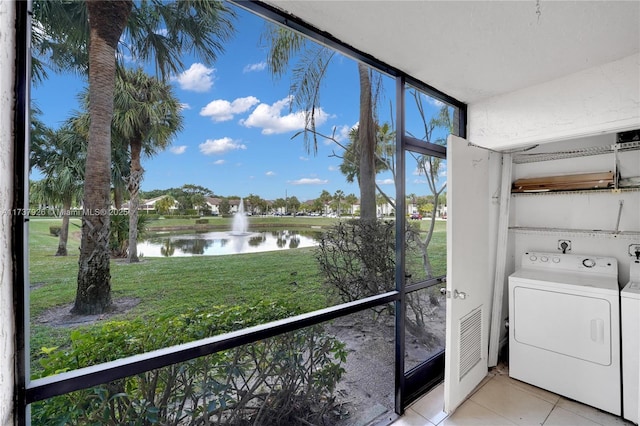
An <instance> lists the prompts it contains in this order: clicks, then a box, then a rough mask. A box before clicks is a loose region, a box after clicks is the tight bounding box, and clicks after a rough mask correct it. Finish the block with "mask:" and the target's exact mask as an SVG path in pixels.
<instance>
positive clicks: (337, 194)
mask: <svg viewBox="0 0 640 426" xmlns="http://www.w3.org/2000/svg"><path fill="white" fill-rule="evenodd" d="M343 198H344V191H343V190H341V189H338V190H337V191H336V192H334V194H333V199H334V200H335V201H336V203H337V206H338V208H337V209H336V211H337V212H338V216H340V215H341V214H342V212H341V210H340V203H341V202H342V199H343Z"/></svg>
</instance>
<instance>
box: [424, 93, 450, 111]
mask: <svg viewBox="0 0 640 426" xmlns="http://www.w3.org/2000/svg"><path fill="white" fill-rule="evenodd" d="M422 97H423V98H424V99H426V100H427V103H429V104H431V105H433V106H435V107H438V108H441V107H442V106H443V105H444V104H445V103H444V102H442V101H441V100H439V99H435V98H432V97H431V96H427V95H424V94H423V95H422Z"/></svg>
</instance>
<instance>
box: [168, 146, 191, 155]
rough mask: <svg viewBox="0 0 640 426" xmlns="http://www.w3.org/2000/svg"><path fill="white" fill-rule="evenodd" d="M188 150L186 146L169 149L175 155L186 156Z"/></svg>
mask: <svg viewBox="0 0 640 426" xmlns="http://www.w3.org/2000/svg"><path fill="white" fill-rule="evenodd" d="M186 150H187V146H186V145H180V146H172V147H171V148H169V151H171V152H173V153H174V154H178V155H179V154H184V152H185V151H186Z"/></svg>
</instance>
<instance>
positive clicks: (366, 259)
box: [316, 219, 395, 302]
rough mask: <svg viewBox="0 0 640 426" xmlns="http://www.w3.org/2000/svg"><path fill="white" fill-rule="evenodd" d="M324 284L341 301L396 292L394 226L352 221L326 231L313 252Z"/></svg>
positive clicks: (341, 222) (336, 225)
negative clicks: (336, 294)
mask: <svg viewBox="0 0 640 426" xmlns="http://www.w3.org/2000/svg"><path fill="white" fill-rule="evenodd" d="M316 259H317V260H318V263H319V266H320V271H321V272H322V276H323V277H324V279H325V283H326V284H328V285H329V286H330V288H334V289H335V290H337V292H338V296H339V297H340V298H341V299H342V300H343V301H344V302H351V301H353V300H358V299H362V298H363V297H368V296H374V295H377V294H380V293H384V292H386V291H390V290H393V289H395V223H394V222H391V221H377V220H371V221H367V220H361V219H353V220H347V221H340V222H338V223H336V224H335V225H333V226H332V227H331V228H329V229H328V230H327V232H326V233H325V235H323V237H322V239H321V240H320V244H319V245H318V248H317V250H316Z"/></svg>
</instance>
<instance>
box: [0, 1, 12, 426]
mask: <svg viewBox="0 0 640 426" xmlns="http://www.w3.org/2000/svg"><path fill="white" fill-rule="evenodd" d="M14 20H15V4H14V2H8V1H2V2H0V64H2V67H0V105H2V114H1V115H0V424H2V425H10V424H13V417H12V415H13V384H14V354H15V340H14V339H15V330H14V319H13V316H14V315H13V312H14V311H13V291H12V285H11V284H12V269H11V241H10V238H9V237H10V235H11V216H10V215H9V214H7V213H8V212H9V210H10V209H11V207H12V206H11V204H12V200H13V176H12V171H13V149H14V148H13V132H12V129H13V122H12V121H13V108H12V106H13V98H14V96H13V69H14V68H13V66H7V65H6V64H13V63H14V62H15V54H14V51H15V48H14V40H15V32H14V27H15V24H14Z"/></svg>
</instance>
